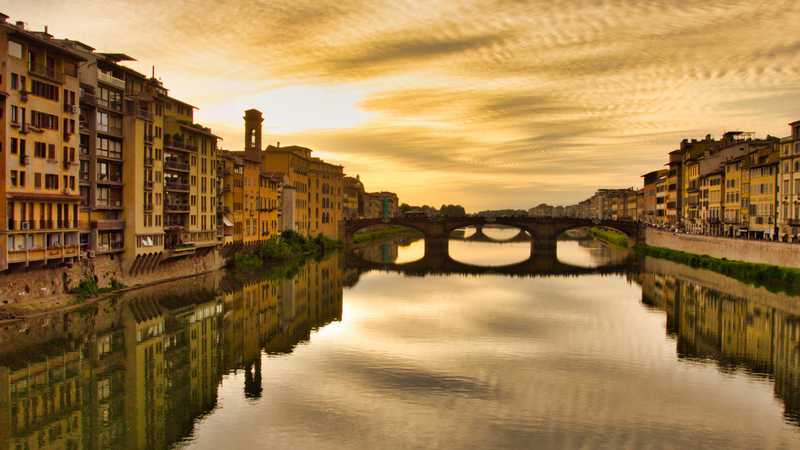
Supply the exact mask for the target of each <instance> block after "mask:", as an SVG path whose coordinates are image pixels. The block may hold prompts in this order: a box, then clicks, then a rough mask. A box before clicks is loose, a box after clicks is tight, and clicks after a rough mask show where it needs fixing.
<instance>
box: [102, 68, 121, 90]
mask: <svg viewBox="0 0 800 450" xmlns="http://www.w3.org/2000/svg"><path fill="white" fill-rule="evenodd" d="M97 79H98V80H100V81H102V82H104V83H107V84H110V85H111V86H114V87H116V88H119V89H125V80H122V79H119V78H117V77H115V76H114V75H111V74H110V73H108V72H103V71H102V70H98V71H97Z"/></svg>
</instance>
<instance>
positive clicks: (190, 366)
mask: <svg viewBox="0 0 800 450" xmlns="http://www.w3.org/2000/svg"><path fill="white" fill-rule="evenodd" d="M569 242H570V243H569V244H567V245H566V246H564V247H563V248H564V249H565V250H564V251H563V255H562V251H561V247H560V251H559V258H562V257H563V258H565V259H568V260H569V259H570V258H571V259H572V262H573V263H581V262H584V263H587V264H607V263H609V261H612V260H613V259H614V258H615V253H614V251H613V250H609V249H606V250H602V246H601V245H600V244H599V243H596V242H589V241H569ZM573 242H574V244H573ZM421 243H422V241H421V240H418V241H413V240H412V241H408V240H405V241H398V242H395V243H391V244H389V245H388V247H387V244H385V243H384V244H377V245H374V246H372V247H370V248H369V249H366V250H365V251H366V252H367V253H370V254H371V255H372V256H374V257H377V258H383V259H384V260H386V261H388V260H392V261H393V262H395V261H401V260H402V258H403V257H404V255H412V253H413V252H416V251H419V249H424V245H423V244H421ZM502 245H514V244H485V246H484V247H476V248H477V249H478V250H475V251H476V252H477V251H483V252H494V251H496V249H497V247H498V246H502ZM404 252H405V253H404ZM412 256H413V255H412ZM343 261H344V258H343V257H340V256H339V255H336V256H335V257H332V258H329V259H326V260H323V261H319V262H317V261H311V262H309V263H308V264H306V265H305V266H303V267H302V268H301V269H300V270H299V271H298V272H297V273H296V274H294V275H292V276H291V277H289V278H286V279H281V280H244V281H240V280H234V279H232V278H230V277H228V276H225V275H224V274H212V275H208V276H204V277H198V278H194V279H192V280H185V281H180V282H175V283H171V284H167V285H159V286H156V287H153V288H149V289H144V290H141V291H137V292H134V293H130V294H126V295H124V296H122V297H120V298H117V299H111V300H108V301H105V302H102V303H99V304H96V305H91V306H87V307H84V308H82V309H79V310H76V311H73V312H70V313H67V314H60V315H51V316H44V317H37V318H35V319H31V320H27V321H18V322H14V323H8V324H6V325H5V326H4V327H3V328H2V329H0V443H2V448H10V449H16V448H20V449H38V448H64V449H78V448H88V449H105V448H125V449H145V448H156V449H161V448H169V447H171V446H176V445H177V446H179V447H191V448H247V447H253V448H258V447H261V446H263V445H264V443H266V442H269V443H270V445H274V446H275V447H278V448H283V447H295V448H377V447H383V448H400V447H448V448H499V447H504V448H530V447H532V446H544V447H595V446H611V447H625V446H628V447H641V446H649V445H654V446H661V445H665V446H669V447H685V446H689V447H697V446H716V447H728V448H732V447H741V448H748V447H756V446H768V447H787V448H788V447H793V446H796V445H798V442H800V441H798V437H799V436H800V430H798V428H797V427H796V425H798V424H799V423H800V419H799V418H800V306H799V305H800V302H798V301H797V300H798V299H796V298H789V297H786V296H784V295H782V294H774V293H770V292H768V291H766V290H765V289H761V288H756V287H752V286H747V285H743V284H741V283H738V282H735V281H733V280H730V279H727V278H724V277H722V276H719V275H715V274H710V273H705V272H701V271H697V270H693V269H689V268H686V267H684V266H680V265H676V264H672V263H668V262H664V261H660V260H653V259H650V258H648V259H647V260H644V261H640V262H638V263H636V264H632V265H631V266H630V267H629V270H628V271H627V272H625V273H624V274H620V275H613V276H598V275H592V276H586V277H582V278H566V277H550V278H526V279H519V278H511V277H506V276H499V275H491V276H490V275H482V276H479V277H458V276H437V277H426V278H410V277H406V276H403V275H399V274H395V273H384V272H376V271H370V272H363V271H361V270H359V268H353V267H350V268H346V267H343ZM343 286H348V287H349V288H348V289H347V290H346V291H344V289H343ZM343 292H344V297H345V298H344V301H343ZM315 330H316V331H315ZM665 334H666V336H667V338H665ZM300 344H302V345H300ZM776 399H777V400H776Z"/></svg>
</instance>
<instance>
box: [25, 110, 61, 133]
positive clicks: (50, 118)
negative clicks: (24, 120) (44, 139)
mask: <svg viewBox="0 0 800 450" xmlns="http://www.w3.org/2000/svg"><path fill="white" fill-rule="evenodd" d="M31 125H33V126H35V127H38V128H44V129H47V130H58V117H56V116H54V115H52V114H47V113H43V112H39V111H31Z"/></svg>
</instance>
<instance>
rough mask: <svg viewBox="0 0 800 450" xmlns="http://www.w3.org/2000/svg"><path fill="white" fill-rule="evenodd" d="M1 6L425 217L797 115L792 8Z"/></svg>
mask: <svg viewBox="0 0 800 450" xmlns="http://www.w3.org/2000/svg"><path fill="white" fill-rule="evenodd" d="M111 10H113V11H121V12H122V13H121V14H117V15H109V14H107V11H111ZM199 11H202V14H199V13H191V12H199ZM5 12H6V13H9V14H10V15H11V16H12V19H17V18H22V19H25V20H28V21H29V22H30V24H29V25H31V26H33V27H35V28H36V27H38V28H41V26H43V25H44V24H48V25H50V30H51V32H55V34H56V35H57V36H58V37H62V36H64V37H71V38H74V39H78V40H81V41H84V42H87V43H89V44H92V45H93V46H95V47H97V48H98V49H101V50H107V51H124V52H126V53H129V54H131V55H133V56H134V57H136V58H137V59H139V60H140V62H137V63H134V67H135V68H137V69H139V70H141V71H144V72H149V71H150V66H151V65H155V66H156V73H157V74H158V75H159V76H160V77H162V78H163V80H164V82H165V83H166V85H167V87H169V88H170V89H171V93H172V94H174V95H176V96H178V97H181V98H184V99H186V100H187V101H189V102H190V103H193V104H196V105H198V106H199V107H200V108H201V111H200V113H199V114H198V117H199V118H201V119H202V120H208V121H209V124H210V125H212V126H213V127H214V128H215V129H218V130H220V132H221V133H222V135H223V136H224V137H225V145H226V147H228V148H235V146H236V145H240V144H241V141H242V138H241V136H239V135H240V134H241V123H240V120H241V119H240V117H241V114H234V113H233V112H232V111H233V110H236V109H241V108H242V106H243V105H253V106H256V107H259V108H261V109H263V110H264V113H265V116H266V117H267V123H266V124H265V126H266V129H267V131H268V135H267V136H266V140H267V141H270V142H275V141H277V140H281V141H282V142H284V143H287V144H288V143H296V144H302V145H306V146H310V147H314V148H317V149H319V150H320V151H321V153H323V154H324V155H326V157H330V158H333V159H336V160H338V161H340V162H343V163H345V164H346V166H347V170H348V171H350V172H360V173H361V175H362V178H364V179H365V180H367V181H368V182H369V183H371V184H370V185H368V189H389V190H396V191H398V192H399V194H400V195H401V197H404V198H407V199H409V200H410V201H418V202H425V203H432V204H441V203H452V202H462V203H465V204H466V205H467V206H468V208H471V209H477V208H478V207H480V208H485V207H488V206H491V202H492V198H491V196H497V197H496V199H495V200H496V202H497V203H500V202H503V206H508V207H512V206H513V207H520V208H521V207H528V206H531V205H533V204H537V203H539V202H542V201H548V202H556V201H565V202H566V201H576V200H579V199H581V198H582V197H585V196H587V195H588V194H589V193H590V191H591V190H592V189H593V188H594V187H600V186H604V185H606V184H613V185H621V186H630V185H634V184H638V183H639V182H640V179H639V174H640V173H642V172H645V171H648V170H651V169H653V168H654V167H659V166H661V165H662V164H663V163H664V161H665V159H666V153H667V152H668V151H669V150H671V149H673V148H674V147H675V145H676V144H677V143H678V142H679V141H680V140H681V139H682V138H683V137H689V138H691V137H697V136H704V135H706V134H708V133H711V134H715V135H719V134H720V133H722V132H723V131H725V130H726V129H733V128H736V129H746V130H753V131H757V132H758V133H759V134H760V135H763V134H767V133H770V134H773V135H785V134H786V133H788V130H787V129H786V125H785V124H786V123H788V122H790V121H792V120H796V119H798V118H799V117H798V114H800V111H798V110H797V109H796V107H795V106H793V105H794V104H795V103H796V102H794V103H792V100H794V99H796V97H797V92H798V90H797V89H798V87H800V86H798V83H797V80H798V76H800V52H798V51H797V50H798V48H799V46H800V41H798V39H797V36H795V35H793V34H792V33H791V30H794V29H795V28H796V24H797V23H798V21H799V20H800V3H798V2H794V1H789V0H777V1H775V0H770V1H758V2H753V1H749V0H685V1H681V2H674V1H671V0H653V1H647V2H641V1H635V0H599V1H598V0H569V1H560V2H552V1H546V0H531V1H522V0H495V1H492V2H486V1H463V2H435V3H431V2H430V1H423V0H403V1H388V0H386V1H374V0H370V1H367V0H316V1H310V0H307V1H303V0H261V1H254V2H237V1H233V0H220V1H212V0H184V1H176V2H167V3H164V2H161V1H156V0H140V1H138V2H135V4H134V3H133V2H129V1H126V0H108V1H103V2H100V1H99V0H81V1H76V2H71V3H70V4H69V5H68V6H67V5H65V4H63V3H61V2H55V1H54V0H30V1H28V2H18V3H16V4H13V5H10V6H8V7H7V8H6V11H5ZM75 23H80V24H81V27H76V26H75ZM115 30H125V32H123V33H118V32H114V31H115ZM316 92H328V93H334V92H341V93H342V94H341V95H339V94H336V95H334V94H331V95H328V94H326V95H317V94H315V93H316ZM325 117H330V118H331V120H325ZM514 186H517V187H516V188H514Z"/></svg>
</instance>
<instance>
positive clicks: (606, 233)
mask: <svg viewBox="0 0 800 450" xmlns="http://www.w3.org/2000/svg"><path fill="white" fill-rule="evenodd" d="M589 234H591V235H592V237H594V238H595V239H598V240H600V241H603V242H607V243H609V244H611V245H615V246H617V247H623V248H628V236H626V235H625V234H623V233H620V232H619V231H614V230H609V229H608V228H598V227H592V228H590V229H589Z"/></svg>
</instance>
